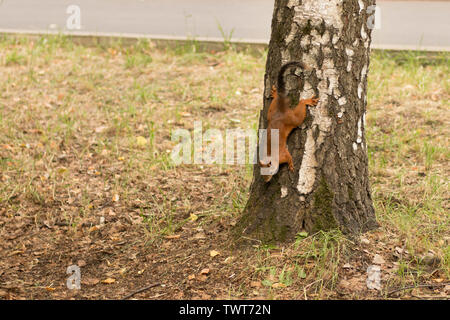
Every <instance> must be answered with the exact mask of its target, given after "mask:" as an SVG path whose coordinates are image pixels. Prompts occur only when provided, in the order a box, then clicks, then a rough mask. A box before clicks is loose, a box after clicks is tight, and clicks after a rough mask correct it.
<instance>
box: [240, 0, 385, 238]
mask: <svg viewBox="0 0 450 320" xmlns="http://www.w3.org/2000/svg"><path fill="white" fill-rule="evenodd" d="M374 2H375V1H374V0H345V1H344V0H276V1H275V8H274V13H273V20H272V35H271V40H270V44H269V54H268V58H267V65H266V75H265V90H264V108H263V110H262V111H261V114H260V125H259V127H260V128H266V126H267V119H266V116H267V109H268V107H269V104H270V101H271V98H270V89H271V87H272V85H274V84H276V78H277V72H278V70H279V69H280V67H281V65H282V64H284V63H286V62H290V61H302V62H303V63H304V64H305V65H307V66H309V67H310V68H311V69H312V70H311V71H310V72H304V73H303V74H302V75H301V78H300V79H301V81H300V83H299V80H298V78H297V77H287V78H286V83H287V85H286V87H287V92H288V94H289V97H290V98H291V100H292V106H294V105H296V104H297V102H298V100H299V99H307V98H311V97H312V96H318V97H319V99H320V102H319V104H318V106H317V107H310V108H309V109H308V116H307V118H306V121H305V122H304V123H303V125H302V126H301V128H298V129H295V130H294V131H293V132H292V133H291V135H290V137H289V139H288V149H289V151H290V153H291V154H292V157H293V159H294V165H295V171H294V172H290V171H289V170H288V168H287V166H286V165H282V166H281V167H280V170H279V172H278V174H276V175H275V176H274V177H273V178H272V180H271V181H270V182H269V183H265V182H264V181H263V179H262V177H261V175H260V170H259V169H260V168H259V166H258V165H256V166H255V168H254V176H253V181H252V185H251V189H250V197H249V200H248V203H247V205H246V208H245V210H244V212H243V215H242V217H241V219H240V220H239V221H238V223H237V224H236V227H235V232H236V235H237V236H241V235H244V236H246V238H248V237H250V238H257V239H260V240H263V241H264V242H272V241H285V240H289V239H292V238H293V237H295V235H296V234H297V233H298V232H300V231H307V232H310V233H311V232H315V231H317V230H327V229H331V228H340V229H341V230H342V231H343V232H344V233H347V234H353V235H354V234H357V233H360V232H365V231H368V230H370V229H373V228H375V227H376V226H377V223H376V220H375V214H374V209H373V205H372V200H371V194H370V187H369V179H368V158H367V145H366V142H365V130H364V124H365V113H366V105H367V98H366V91H367V73H368V70H369V55H370V42H371V28H370V22H369V23H368V21H370V15H371V14H373V11H371V10H370V9H369V10H368V8H369V6H372V5H374Z"/></svg>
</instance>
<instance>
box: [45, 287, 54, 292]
mask: <svg viewBox="0 0 450 320" xmlns="http://www.w3.org/2000/svg"><path fill="white" fill-rule="evenodd" d="M45 290H47V291H49V292H52V291H55V290H56V289H55V288H52V287H45Z"/></svg>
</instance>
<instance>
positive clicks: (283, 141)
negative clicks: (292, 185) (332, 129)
mask: <svg viewBox="0 0 450 320" xmlns="http://www.w3.org/2000/svg"><path fill="white" fill-rule="evenodd" d="M272 97H273V100H272V103H271V104H270V106H269V110H268V112H267V121H268V125H267V129H268V130H267V132H268V134H267V156H268V157H270V155H271V130H272V129H278V130H279V165H281V164H283V163H287V164H288V165H289V170H290V171H294V163H293V161H292V156H291V154H290V153H289V150H288V149H287V138H288V136H289V134H290V133H291V131H292V130H293V129H294V128H295V127H298V126H300V125H301V124H302V123H303V121H305V118H306V106H307V105H309V106H316V105H317V103H318V102H319V99H316V98H311V99H306V100H300V101H299V103H298V105H297V106H296V107H295V108H294V109H291V108H290V107H289V101H288V98H287V97H285V96H284V95H280V94H278V91H277V89H276V88H275V86H274V87H272ZM259 164H260V166H261V167H269V166H270V165H271V164H270V162H269V163H267V164H264V163H262V162H261V161H260V162H259ZM263 178H264V180H265V181H266V182H269V181H270V179H272V176H263Z"/></svg>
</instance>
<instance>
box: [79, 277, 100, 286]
mask: <svg viewBox="0 0 450 320" xmlns="http://www.w3.org/2000/svg"><path fill="white" fill-rule="evenodd" d="M99 282H100V280H98V279H95V278H83V279H82V280H81V283H82V284H84V285H87V286H94V285H96V284H97V283H99Z"/></svg>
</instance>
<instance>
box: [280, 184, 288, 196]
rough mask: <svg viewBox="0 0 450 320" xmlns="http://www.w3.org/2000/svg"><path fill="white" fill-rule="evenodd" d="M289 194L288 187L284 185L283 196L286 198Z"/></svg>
mask: <svg viewBox="0 0 450 320" xmlns="http://www.w3.org/2000/svg"><path fill="white" fill-rule="evenodd" d="M287 195H288V188H287V187H285V186H283V187H281V198H286V197H287Z"/></svg>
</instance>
